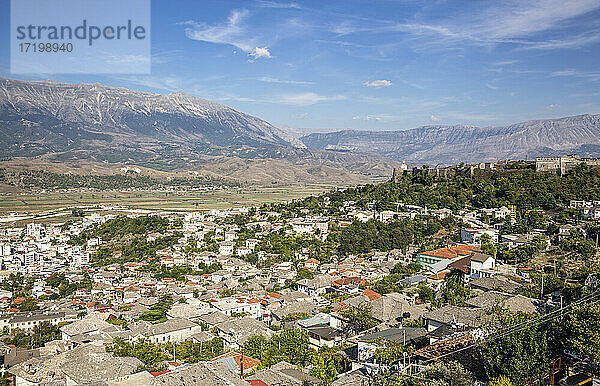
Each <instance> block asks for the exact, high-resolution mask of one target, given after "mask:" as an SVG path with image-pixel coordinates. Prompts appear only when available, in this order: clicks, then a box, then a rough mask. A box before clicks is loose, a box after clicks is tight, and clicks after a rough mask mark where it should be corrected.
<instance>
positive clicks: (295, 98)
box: [280, 92, 346, 106]
mask: <svg viewBox="0 0 600 386" xmlns="http://www.w3.org/2000/svg"><path fill="white" fill-rule="evenodd" d="M280 99H281V102H283V103H285V104H288V105H298V106H308V105H314V104H315V103H319V102H329V101H338V100H342V99H346V97H345V96H344V95H330V96H327V95H320V94H315V93H313V92H304V93H299V94H287V95H283V96H282V97H281V98H280Z"/></svg>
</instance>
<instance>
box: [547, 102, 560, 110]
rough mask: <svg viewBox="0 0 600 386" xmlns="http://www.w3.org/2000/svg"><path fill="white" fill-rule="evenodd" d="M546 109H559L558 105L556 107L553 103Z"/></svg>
mask: <svg viewBox="0 0 600 386" xmlns="http://www.w3.org/2000/svg"><path fill="white" fill-rule="evenodd" d="M546 107H547V108H548V110H556V109H558V108H559V107H560V105H557V104H554V103H553V104H550V105H548V106H546Z"/></svg>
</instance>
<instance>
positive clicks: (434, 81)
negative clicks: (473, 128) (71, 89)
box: [0, 0, 600, 131]
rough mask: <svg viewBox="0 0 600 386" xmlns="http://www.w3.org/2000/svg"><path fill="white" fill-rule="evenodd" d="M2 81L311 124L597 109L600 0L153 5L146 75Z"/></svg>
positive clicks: (4, 45)
mask: <svg viewBox="0 0 600 386" xmlns="http://www.w3.org/2000/svg"><path fill="white" fill-rule="evenodd" d="M8 22H9V2H8V0H0V33H1V34H2V39H1V41H0V50H2V55H0V76H3V77H8V78H17V79H27V80H38V79H53V80H57V81H65V82H77V83H78V82H101V83H104V84H107V85H111V86H123V87H127V88H131V89H134V90H140V91H152V92H160V93H169V92H173V91H183V92H187V93H190V94H193V95H195V96H198V97H202V98H206V99H210V100H214V101H217V102H220V103H224V104H227V105H230V106H232V107H234V108H236V109H238V110H240V111H244V112H247V113H249V114H252V115H256V116H258V117H260V118H263V119H265V120H267V121H269V122H271V123H273V124H276V125H281V126H284V127H285V126H289V127H293V128H310V129H311V130H312V131H321V130H323V131H324V130H331V129H335V128H355V129H376V130H383V129H407V128H412V127H416V126H420V125H428V124H474V125H479V126H489V125H498V124H507V123H515V122H520V121H524V120H529V119H538V118H552V117H561V116H567V115H575V114H583V113H600V87H599V86H600V50H599V48H600V0H569V1H565V0H528V1H501V0H497V1H475V0H470V1H451V0H447V1H444V0H439V1H435V0H423V1H420V0H407V1H399V0H369V1H366V0H365V1H352V0H343V1H322V0H321V1H294V2H293V1H290V0H252V1H226V0H216V1H212V0H202V1H184V0H169V1H161V0H153V1H152V73H151V74H150V75H119V74H116V75H114V74H112V75H64V74H60V75H54V74H47V75H44V74H41V75H31V76H22V75H18V76H17V75H11V74H10V71H9V52H8V51H9V27H8Z"/></svg>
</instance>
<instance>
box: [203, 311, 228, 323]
mask: <svg viewBox="0 0 600 386" xmlns="http://www.w3.org/2000/svg"><path fill="white" fill-rule="evenodd" d="M231 319H232V318H231V317H229V316H227V315H225V314H224V313H222V312H220V311H215V312H213V313H210V314H207V315H202V316H201V317H200V318H198V320H201V321H203V322H204V323H206V324H208V325H210V326H215V325H217V324H219V323H223V322H226V321H228V320H231Z"/></svg>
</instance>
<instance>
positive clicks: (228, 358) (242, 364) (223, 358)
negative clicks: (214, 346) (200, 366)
mask: <svg viewBox="0 0 600 386" xmlns="http://www.w3.org/2000/svg"><path fill="white" fill-rule="evenodd" d="M211 361H212V362H217V363H223V364H225V365H226V366H227V367H228V368H229V369H230V370H231V372H232V373H233V374H248V373H251V372H253V371H254V370H255V369H256V367H257V366H258V365H259V364H260V361H259V360H258V359H255V358H252V357H249V356H248V355H243V354H241V353H239V352H237V351H231V352H228V353H227V354H223V355H219V356H218V357H216V358H213V359H212V360H211Z"/></svg>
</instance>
